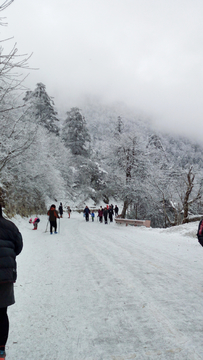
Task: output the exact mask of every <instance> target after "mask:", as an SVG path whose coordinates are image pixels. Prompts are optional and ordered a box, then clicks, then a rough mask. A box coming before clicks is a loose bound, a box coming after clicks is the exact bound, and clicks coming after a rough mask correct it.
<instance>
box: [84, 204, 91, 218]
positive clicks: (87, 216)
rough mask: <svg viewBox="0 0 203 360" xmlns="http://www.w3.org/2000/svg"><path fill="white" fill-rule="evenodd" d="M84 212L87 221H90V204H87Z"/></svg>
mask: <svg viewBox="0 0 203 360" xmlns="http://www.w3.org/2000/svg"><path fill="white" fill-rule="evenodd" d="M84 214H85V219H86V221H89V214H90V209H89V208H88V206H85V209H84Z"/></svg>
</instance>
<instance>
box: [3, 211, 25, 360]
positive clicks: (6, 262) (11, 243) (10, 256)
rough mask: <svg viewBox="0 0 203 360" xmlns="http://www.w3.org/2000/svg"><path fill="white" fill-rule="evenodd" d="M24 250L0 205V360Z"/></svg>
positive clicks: (18, 235) (19, 234)
mask: <svg viewBox="0 0 203 360" xmlns="http://www.w3.org/2000/svg"><path fill="white" fill-rule="evenodd" d="M22 248H23V240H22V235H21V233H20V232H19V230H18V228H17V227H16V226H15V224H14V223H12V222H11V221H9V220H6V219H5V218H4V217H3V214H2V206H1V205H0V358H5V356H6V355H5V346H6V342H7V339H8V333H9V319H8V315H7V307H8V306H10V305H12V304H14V303H15V298H14V286H13V284H14V282H15V281H16V278H17V270H16V269H17V265H16V256H17V255H19V254H20V252H21V251H22Z"/></svg>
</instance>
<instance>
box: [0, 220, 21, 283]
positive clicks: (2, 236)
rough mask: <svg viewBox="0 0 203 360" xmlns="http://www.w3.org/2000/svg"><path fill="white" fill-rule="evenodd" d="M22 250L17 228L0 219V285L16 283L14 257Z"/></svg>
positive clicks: (9, 222)
mask: <svg viewBox="0 0 203 360" xmlns="http://www.w3.org/2000/svg"><path fill="white" fill-rule="evenodd" d="M22 248H23V240H22V235H21V233H20V232H19V230H18V228H17V227H16V226H15V224H14V223H12V222H11V221H9V220H6V219H4V218H3V217H0V283H6V282H15V281H16V278H17V271H16V255H18V254H20V252H21V250H22Z"/></svg>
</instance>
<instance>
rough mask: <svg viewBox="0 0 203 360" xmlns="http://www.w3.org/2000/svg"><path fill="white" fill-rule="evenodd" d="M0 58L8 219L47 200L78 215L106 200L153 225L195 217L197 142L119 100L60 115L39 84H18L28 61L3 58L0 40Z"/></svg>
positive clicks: (0, 174) (0, 179) (1, 187)
mask: <svg viewBox="0 0 203 360" xmlns="http://www.w3.org/2000/svg"><path fill="white" fill-rule="evenodd" d="M9 3H10V2H9V1H5V2H4V3H3V5H1V6H0V11H2V10H4V9H5V7H7V6H8V5H9ZM0 58H1V62H0V99H1V101H0V148H1V152H0V201H1V203H3V206H4V208H5V213H6V214H7V216H9V217H12V216H14V215H15V214H20V215H21V216H28V215H31V214H35V213H36V214H43V213H46V211H47V206H48V204H50V202H53V201H67V202H68V203H69V205H71V206H72V207H74V208H75V209H78V210H80V209H83V208H84V204H85V203H86V202H88V201H89V200H91V201H92V202H94V205H95V208H97V206H98V207H99V205H100V202H104V203H106V204H109V203H111V202H112V199H113V200H114V202H115V203H118V204H120V213H121V216H122V217H129V218H136V219H149V220H151V226H153V227H168V226H174V225H179V224H182V223H186V222H189V221H193V220H198V219H200V218H201V214H203V204H202V184H203V176H202V174H203V147H202V146H201V144H199V143H197V142H195V141H192V140H190V139H188V138H185V137H181V136H179V135H177V136H175V135H171V134H166V133H163V132H160V131H159V130H157V129H155V128H153V125H152V124H151V123H150V121H148V119H146V118H144V116H141V115H139V114H137V113H136V112H135V111H133V110H132V109H129V108H127V106H125V105H124V104H122V103H116V104H112V105H105V104H101V103H99V102H96V101H95V102H91V101H88V100H87V101H86V103H85V102H83V106H82V108H81V104H78V107H75V106H73V107H72V108H67V109H66V112H65V113H64V114H62V112H61V110H60V109H57V106H56V105H55V103H54V99H53V98H52V94H48V92H47V89H46V84H43V83H37V84H36V86H35V88H33V89H27V88H25V87H24V78H23V76H21V75H20V74H21V72H23V73H24V72H25V71H26V70H27V69H29V56H28V57H27V58H26V57H24V56H19V55H18V54H17V48H16V46H15V45H14V47H13V48H11V50H10V52H8V53H5V51H4V48H3V42H1V46H0ZM67 97H68V94H67ZM59 113H60V116H59Z"/></svg>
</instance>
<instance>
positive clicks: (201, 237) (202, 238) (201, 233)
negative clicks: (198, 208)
mask: <svg viewBox="0 0 203 360" xmlns="http://www.w3.org/2000/svg"><path fill="white" fill-rule="evenodd" d="M197 238H198V241H199V243H200V245H202V246H203V219H202V220H201V221H200V223H199V226H198V231H197Z"/></svg>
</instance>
